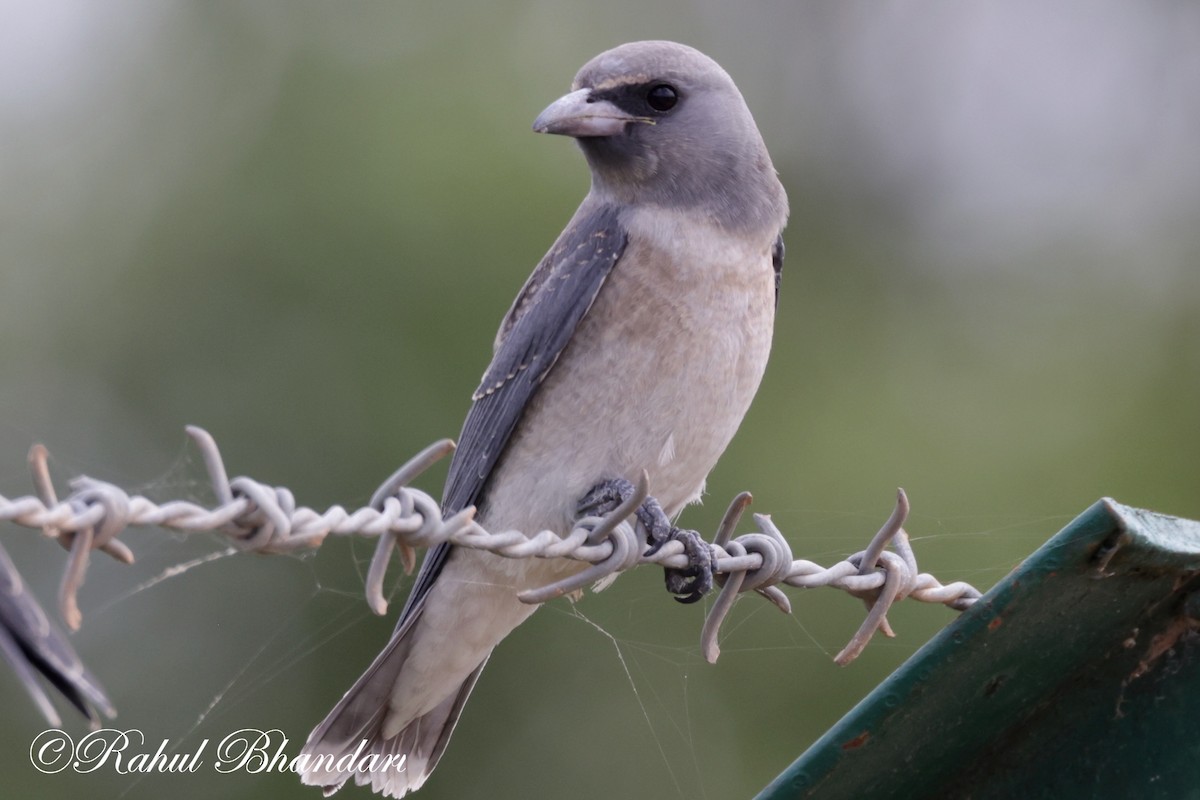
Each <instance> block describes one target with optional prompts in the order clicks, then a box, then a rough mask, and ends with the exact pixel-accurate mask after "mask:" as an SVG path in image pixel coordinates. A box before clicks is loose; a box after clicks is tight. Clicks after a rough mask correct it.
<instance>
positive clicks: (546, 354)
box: [396, 204, 628, 630]
mask: <svg viewBox="0 0 1200 800" xmlns="http://www.w3.org/2000/svg"><path fill="white" fill-rule="evenodd" d="M627 240H628V234H627V233H626V231H625V230H624V228H623V227H622V226H621V224H620V222H619V221H618V213H617V209H616V207H614V206H611V205H599V204H598V205H595V206H594V207H590V208H589V207H588V206H587V205H585V206H584V207H582V208H581V209H580V212H579V213H577V214H576V215H575V218H574V219H573V220H572V221H571V224H570V225H568V226H567V229H566V230H564V231H563V233H562V235H561V236H559V238H558V241H557V242H555V243H554V247H552V248H551V249H550V252H549V253H547V254H546V257H545V258H543V259H542V261H541V263H540V264H538V267H537V269H535V270H534V272H533V274H532V275H531V276H530V277H529V280H528V281H526V282H525V286H524V287H523V288H522V290H521V292H520V294H518V295H517V299H516V301H514V303H513V305H512V308H510V309H509V312H508V314H507V315H506V316H505V318H504V322H503V323H502V324H501V326H500V333H499V335H498V336H497V337H496V352H495V354H494V356H493V357H492V363H491V364H490V365H489V366H488V368H487V372H485V373H484V375H483V381H482V382H481V383H480V385H479V388H478V389H476V390H475V394H474V395H473V396H472V400H473V401H474V403H473V404H472V405H471V410H470V411H469V412H468V413H467V419H466V421H465V422H464V423H463V429H462V433H461V434H460V435H459V437H458V449H457V450H456V452H455V454H454V459H453V460H452V461H451V462H450V473H449V475H448V476H447V478H446V489H445V492H444V493H443V495H442V510H443V511H444V512H445V513H447V514H453V513H454V512H456V511H460V510H462V509H463V508H466V507H467V506H470V505H475V506H479V505H480V503H481V500H482V498H483V495H484V490H485V488H486V487H487V483H488V480H489V479H490V478H491V475H492V471H493V470H494V469H495V467H496V463H497V462H498V461H499V460H500V456H501V454H502V453H503V452H504V448H505V446H506V445H507V444H508V440H509V438H510V437H511V436H512V433H513V431H514V430H515V429H516V427H517V424H518V423H519V422H520V420H521V416H522V415H523V414H524V412H525V408H526V406H527V404H528V403H529V400H530V398H532V397H533V395H534V393H535V392H536V391H537V389H538V387H539V386H540V385H541V383H542V381H543V380H544V379H545V377H546V375H547V374H548V373H549V372H550V368H551V367H553V366H554V362H555V361H557V360H558V357H559V355H561V354H562V351H563V349H564V348H566V346H567V343H568V342H569V341H570V340H571V336H572V334H574V332H575V329H576V327H578V325H579V321H580V320H582V319H583V317H584V315H585V314H586V313H587V311H588V309H589V308H590V307H591V305H592V302H593V301H594V300H595V299H596V295H597V294H598V293H599V292H600V287H601V286H602V285H603V283H604V279H605V278H607V277H608V275H609V273H610V272H611V271H612V269H613V267H614V266H615V265H616V263H617V260H618V259H620V257H621V253H622V252H624V250H625V245H626V242H627ZM449 554H450V545H449V544H440V545H438V546H437V547H435V548H433V549H432V550H430V551H429V552H428V553H427V554H426V556H425V559H424V561H423V562H422V563H421V570H420V572H418V573H417V578H416V581H415V582H414V583H413V588H412V591H411V592H410V593H409V596H408V601H407V602H406V603H405V604H404V610H403V611H402V612H401V613H400V619H399V620H397V622H396V628H397V630H399V628H400V627H401V626H402V625H403V624H404V622H405V621H406V620H407V618H408V617H409V615H410V613H411V611H412V610H413V609H414V608H416V607H417V604H418V603H419V602H420V601H421V599H422V598H423V597H424V596H425V594H426V592H428V591H429V588H430V587H431V586H432V585H433V582H434V580H436V579H437V576H438V574H439V573H440V572H441V569H442V565H443V564H445V562H446V558H447V557H448V556H449Z"/></svg>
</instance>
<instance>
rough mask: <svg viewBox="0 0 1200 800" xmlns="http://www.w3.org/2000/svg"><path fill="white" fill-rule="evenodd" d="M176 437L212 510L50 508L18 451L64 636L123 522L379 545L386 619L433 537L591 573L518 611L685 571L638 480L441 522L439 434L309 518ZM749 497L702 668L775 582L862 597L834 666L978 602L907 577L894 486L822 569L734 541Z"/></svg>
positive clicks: (97, 496) (731, 516) (211, 450)
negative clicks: (869, 530)
mask: <svg viewBox="0 0 1200 800" xmlns="http://www.w3.org/2000/svg"><path fill="white" fill-rule="evenodd" d="M187 433H188V435H189V436H190V437H191V439H192V441H193V442H194V443H195V444H196V446H197V447H198V449H199V450H200V453H201V455H202V457H203V459H204V464H205V468H206V470H207V472H208V475H209V479H210V480H211V482H212V486H213V491H214V493H215V495H216V498H217V505H216V506H215V507H212V508H208V507H205V506H202V505H199V504H197V503H192V502H188V501H184V500H171V501H168V502H164V503H155V502H153V501H151V500H149V499H147V498H145V497H142V496H140V495H134V496H130V495H129V494H128V493H126V492H125V491H124V490H123V489H121V488H120V487H118V486H115V485H113V484H111V483H107V482H105V481H100V480H96V479H94V478H88V477H78V478H75V479H73V480H72V481H70V484H69V485H70V487H71V494H70V495H69V496H68V497H67V498H65V499H63V500H59V499H58V496H57V493H56V492H55V489H54V485H53V482H52V480H51V477H50V472H49V468H48V466H47V452H46V449H45V448H44V447H42V446H41V445H34V447H33V448H32V449H31V450H30V453H29V465H30V470H31V472H32V476H33V483H34V488H35V493H36V496H25V497H18V498H15V499H12V500H9V499H7V498H5V497H4V496H3V495H0V521H9V522H12V523H15V524H17V525H22V526H25V527H28V528H37V529H40V530H41V531H42V532H43V533H44V534H45V535H46V536H48V537H50V538H52V539H55V540H56V541H58V542H59V544H61V545H62V546H63V547H64V548H65V549H67V550H68V551H69V557H68V560H67V566H66V568H65V570H64V574H63V579H62V582H61V584H60V587H59V612H60V614H61V615H62V617H63V620H64V621H65V622H66V624H67V625H68V626H69V627H70V628H71V629H78V628H79V625H80V623H81V621H82V614H81V612H80V610H79V606H78V602H77V595H78V592H79V589H80V587H81V586H82V585H83V582H84V578H85V577H86V573H87V566H88V559H89V556H90V553H91V551H92V550H100V551H102V552H104V553H106V554H108V555H110V556H112V557H113V558H115V559H117V560H118V561H122V562H124V563H132V562H133V558H134V557H133V552H132V551H131V550H130V549H129V548H128V547H127V546H126V545H125V544H124V543H123V542H121V541H120V539H119V538H118V536H119V535H120V534H121V533H122V532H124V531H125V530H126V529H127V528H130V527H158V528H169V529H171V530H175V531H181V532H184V533H199V532H213V533H219V534H221V535H223V536H225V537H227V538H228V539H229V540H230V541H231V542H232V543H233V544H234V545H235V546H236V547H237V548H239V549H241V550H244V551H248V552H256V553H265V554H277V553H294V552H298V551H304V550H312V549H315V548H318V547H320V546H321V544H322V543H323V542H324V541H325V539H326V537H327V536H329V535H331V534H332V535H334V536H367V537H376V538H377V539H378V544H377V546H376V549H375V554H374V556H373V557H372V559H371V564H370V568H369V570H368V573H367V580H366V585H365V591H366V598H367V603H368V605H369V606H370V607H371V609H372V611H374V612H375V613H376V614H384V613H386V611H387V600H386V599H385V597H384V591H383V587H384V583H385V578H386V572H387V568H388V565H389V564H390V561H391V557H392V552H393V550H397V551H398V552H399V558H400V562H401V565H402V567H403V569H404V571H405V573H408V574H411V572H412V570H413V567H414V566H415V564H416V552H415V551H416V548H427V547H433V546H434V545H437V544H440V543H442V542H450V543H452V544H454V545H455V546H458V547H470V548H474V549H479V550H486V551H488V552H490V553H494V554H496V555H498V556H503V557H505V558H569V559H574V560H577V561H581V562H585V563H587V564H588V566H587V567H585V568H583V569H582V570H581V571H580V572H578V573H577V574H575V575H572V576H571V577H568V578H565V579H563V580H560V581H557V582H555V583H552V584H549V585H547V586H543V587H540V588H537V589H532V590H528V591H525V592H522V593H520V594H519V595H518V597H519V598H520V600H521V601H522V602H526V603H543V602H546V601H547V600H550V599H552V598H555V597H561V596H563V595H566V594H571V593H575V592H578V591H580V590H582V589H584V588H585V587H587V586H589V585H596V588H597V590H598V589H599V588H602V586H603V585H607V583H608V582H609V581H611V579H612V578H613V577H614V576H615V575H616V574H617V573H619V572H623V571H625V570H627V569H630V568H632V567H634V566H637V565H639V564H656V565H658V566H661V567H666V568H674V569H679V568H683V567H686V566H688V558H687V556H686V555H685V554H684V552H683V545H682V543H680V542H676V541H671V542H668V543H667V544H665V545H663V546H662V547H661V548H659V549H658V550H657V551H656V552H654V553H653V554H651V555H646V550H647V539H646V531H645V530H644V529H643V528H642V527H641V525H640V524H637V523H636V522H634V521H632V520H631V518H632V517H633V514H634V512H635V511H636V510H637V508H638V506H640V505H641V503H642V501H643V500H645V498H646V497H647V485H648V478H647V476H646V475H645V473H643V474H642V475H641V476H640V480H639V481H638V483H637V485H636V488H635V491H634V493H633V495H631V496H630V497H629V498H628V499H627V500H626V501H625V502H623V503H622V504H621V505H620V506H619V507H618V508H616V509H615V510H613V511H612V512H610V513H609V514H607V515H605V516H603V517H594V516H589V517H584V518H582V519H580V520H577V521H576V523H575V526H574V528H573V529H572V530H571V531H570V532H569V533H568V534H567V535H566V536H565V537H564V536H559V535H558V534H556V533H554V532H552V531H539V532H537V533H535V534H533V535H527V534H526V533H523V532H521V531H487V530H484V529H483V528H482V527H481V526H480V525H479V524H478V523H476V522H475V520H474V516H475V510H474V508H466V509H463V510H462V511H459V512H458V513H456V514H452V515H450V516H448V517H443V516H442V513H441V508H440V505H439V504H438V502H437V501H436V500H435V499H434V498H433V497H432V496H430V495H429V494H427V493H425V492H423V491H421V490H419V489H414V488H412V487H411V486H409V485H408V484H409V483H411V482H412V481H413V480H414V479H415V478H416V477H417V476H418V475H420V474H421V473H422V472H424V471H425V470H426V469H428V468H429V467H430V466H432V465H433V464H434V463H435V462H436V461H438V460H439V459H441V458H443V457H445V456H446V455H447V454H449V453H450V452H451V451H452V450H453V449H454V443H453V442H452V441H450V440H449V439H443V440H441V441H438V442H435V443H434V444H431V445H430V446H428V447H426V448H425V449H424V450H422V451H421V452H420V453H418V454H417V455H416V456H414V457H413V458H412V459H410V460H409V461H407V462H406V463H405V464H404V465H402V466H401V467H400V468H399V469H398V470H396V471H395V472H394V473H393V474H392V475H391V476H390V477H389V478H388V479H387V480H386V481H384V482H383V483H382V484H381V485H380V487H379V488H378V489H377V490H376V491H375V493H374V495H373V496H372V498H371V502H370V504H369V505H368V506H366V507H363V508H359V509H355V510H354V511H347V510H346V509H345V508H343V507H342V506H339V505H335V506H330V507H329V508H328V509H326V510H325V511H323V512H318V511H316V510H314V509H311V508H308V507H305V506H297V504H296V500H295V497H294V496H293V495H292V492H291V491H289V490H288V489H286V488H284V487H272V486H269V485H267V484H264V483H261V482H259V481H256V480H253V479H251V478H247V477H237V478H234V479H232V480H230V479H229V478H228V477H227V472H226V470H225V465H224V461H223V460H222V459H221V453H220V450H219V449H218V448H217V444H216V442H215V441H214V440H213V438H212V436H210V435H209V434H208V432H207V431H205V430H203V429H201V428H198V427H195V426H189V427H188V428H187ZM750 500H751V498H750V495H749V494H748V493H745V492H743V493H742V494H740V495H738V496H737V497H735V498H734V499H733V502H732V503H730V505H729V508H728V510H727V511H726V512H725V516H724V518H723V519H722V521H721V524H720V526H719V528H718V531H717V534H716V535H715V537H714V539H713V542H712V544H711V547H712V550H713V555H714V559H713V563H714V571H715V573H716V580H717V583H718V584H719V585H720V586H721V590H720V592H719V593H718V595H717V598H716V600H715V601H714V602H713V604H712V607H711V608H710V609H709V612H708V616H707V618H706V620H705V623H704V627H703V630H702V632H701V651H702V653H703V654H704V657H705V658H706V659H707V660H708V661H710V662H715V661H716V660H717V656H718V655H719V654H720V647H719V646H718V643H717V641H718V636H719V633H720V627H721V623H722V621H723V620H724V619H725V616H726V615H727V614H728V612H729V610H730V608H732V606H733V603H734V601H735V600H736V598H737V595H739V594H741V593H743V592H748V591H751V590H753V591H754V592H756V593H757V594H759V595H761V596H762V597H764V598H766V599H767V600H769V601H770V602H772V603H774V604H775V605H776V606H777V607H778V608H779V609H780V610H782V611H783V612H785V613H790V612H791V603H790V601H789V600H788V597H787V595H786V594H784V592H783V591H781V589H780V588H779V587H780V585H781V584H786V585H788V586H794V587H798V588H814V587H818V586H828V587H832V588H835V589H841V590H842V591H844V592H847V593H849V594H851V595H853V596H854V597H857V598H859V599H861V600H863V602H864V603H865V604H866V606H867V609H868V613H867V616H866V619H865V620H864V621H863V623H862V626H861V627H860V628H859V629H858V631H857V632H856V633H855V635H854V636H853V637H852V638H851V640H850V642H849V643H848V644H847V645H846V647H845V648H843V649H842V651H841V652H840V653H838V655H837V656H836V657H835V659H834V660H835V661H836V662H837V663H838V664H847V663H849V662H850V661H852V660H854V658H855V657H857V656H858V654H859V653H861V652H862V650H863V648H865V647H866V645H867V643H868V642H869V641H870V639H871V637H872V636H873V635H874V634H875V632H876V631H879V632H882V633H883V634H884V635H885V636H893V635H894V633H893V632H892V629H891V626H890V625H889V624H888V621H887V612H888V610H889V609H890V608H891V606H892V605H893V604H894V603H895V602H896V601H898V600H903V599H905V598H911V599H913V600H919V601H921V602H925V603H940V604H943V605H946V606H949V607H950V608H953V609H956V610H963V609H966V608H967V607H969V606H970V605H971V604H972V603H974V602H975V601H976V600H977V599H978V598H979V596H980V593H979V591H978V590H977V589H975V588H974V587H972V586H970V585H969V584H966V583H962V582H954V583H950V584H946V585H943V584H942V583H941V582H939V581H938V580H937V579H936V578H935V577H933V576H932V575H929V574H927V573H922V572H920V571H919V570H918V568H917V561H916V557H915V555H914V554H913V551H912V547H911V546H910V545H909V542H908V535H907V534H906V533H905V531H904V528H903V525H904V521H905V518H906V517H907V514H908V508H909V506H908V498H907V497H906V496H905V494H904V491H903V490H899V491H898V493H897V502H896V507H895V510H894V511H893V512H892V515H891V517H890V518H889V519H888V521H887V522H886V523H885V524H884V525H883V527H882V528H880V530H879V532H878V533H877V534H875V536H874V538H873V539H872V540H871V543H870V545H868V547H867V549H866V550H864V551H862V552H860V553H856V554H855V555H853V556H850V557H849V558H848V559H846V560H845V561H841V562H839V563H837V564H834V565H832V566H830V567H823V566H821V565H820V564H816V563H814V562H812V561H807V560H804V559H793V558H792V552H791V548H790V546H789V545H788V542H787V539H786V538H785V537H784V536H783V534H782V533H781V532H780V530H779V529H778V528H777V527H776V526H775V524H774V523H773V522H772V521H771V518H770V517H769V516H767V515H764V514H755V515H754V516H753V518H754V521H755V524H756V525H757V527H758V530H757V531H755V532H752V533H746V534H743V535H741V536H737V537H734V536H733V532H734V530H735V529H736V528H737V525H738V523H739V521H740V519H741V516H742V513H743V512H744V511H745V509H746V507H747V506H748V505H749V503H750ZM889 546H890V547H891V548H892V549H890V550H889V549H888V547H889Z"/></svg>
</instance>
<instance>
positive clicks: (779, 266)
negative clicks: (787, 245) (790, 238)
mask: <svg viewBox="0 0 1200 800" xmlns="http://www.w3.org/2000/svg"><path fill="white" fill-rule="evenodd" d="M783 249H784V248H783V234H782V233H781V234H779V236H777V237H776V238H775V248H774V249H773V250H771V266H772V267H774V268H775V307H776V308H778V307H779V287H780V286H782V285H783Z"/></svg>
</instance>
